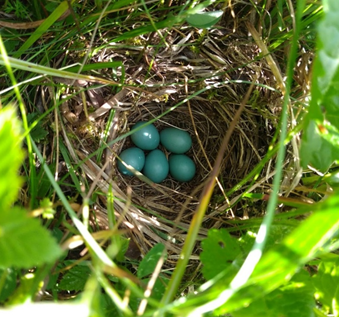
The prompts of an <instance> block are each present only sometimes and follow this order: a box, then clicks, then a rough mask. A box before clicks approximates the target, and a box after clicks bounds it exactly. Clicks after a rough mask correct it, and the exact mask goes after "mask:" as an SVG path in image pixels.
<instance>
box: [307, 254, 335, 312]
mask: <svg viewBox="0 0 339 317" xmlns="http://www.w3.org/2000/svg"><path fill="white" fill-rule="evenodd" d="M313 282H314V286H315V288H316V298H317V300H319V301H320V302H321V304H322V308H323V310H324V311H325V312H326V313H327V314H328V313H332V314H333V313H334V312H338V305H339V259H336V260H335V261H323V262H321V264H320V265H319V267H318V273H317V274H316V275H315V276H314V277H313Z"/></svg>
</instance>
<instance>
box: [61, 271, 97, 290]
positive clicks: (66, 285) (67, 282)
mask: <svg viewBox="0 0 339 317" xmlns="http://www.w3.org/2000/svg"><path fill="white" fill-rule="evenodd" d="M90 274H91V269H90V268H89V267H88V266H86V265H76V266H74V267H72V268H71V269H70V270H69V271H68V272H67V273H66V274H65V275H64V276H63V277H62V279H61V281H60V283H59V289H61V290H64V291H82V290H84V288H85V285H86V282H87V279H88V277H89V276H90Z"/></svg>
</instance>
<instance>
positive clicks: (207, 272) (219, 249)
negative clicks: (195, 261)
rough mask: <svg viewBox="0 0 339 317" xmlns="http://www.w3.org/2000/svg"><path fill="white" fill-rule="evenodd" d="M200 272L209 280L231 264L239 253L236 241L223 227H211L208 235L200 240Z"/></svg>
mask: <svg viewBox="0 0 339 317" xmlns="http://www.w3.org/2000/svg"><path fill="white" fill-rule="evenodd" d="M201 246H202V250H203V251H202V252H201V254H200V260H201V262H202V264H203V265H204V266H203V269H202V273H203V275H204V277H205V278H206V279H207V280H209V279H212V278H214V277H215V276H217V275H218V274H219V273H220V272H221V271H223V270H224V269H226V268H228V267H229V266H232V263H233V261H234V260H235V259H236V258H237V257H238V255H239V254H240V253H241V249H240V246H239V245H238V242H237V241H236V240H235V239H234V238H232V237H231V236H230V234H229V233H228V232H227V230H225V229H221V230H217V229H211V230H209V231H208V236H207V238H206V239H204V240H203V241H202V242H201Z"/></svg>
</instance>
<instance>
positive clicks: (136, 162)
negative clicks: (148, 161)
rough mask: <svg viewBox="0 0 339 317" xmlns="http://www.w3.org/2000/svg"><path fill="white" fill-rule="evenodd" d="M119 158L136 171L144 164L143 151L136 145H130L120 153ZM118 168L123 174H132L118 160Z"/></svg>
mask: <svg viewBox="0 0 339 317" xmlns="http://www.w3.org/2000/svg"><path fill="white" fill-rule="evenodd" d="M120 158H121V160H122V161H124V162H125V163H126V164H127V165H130V166H132V167H133V168H134V169H136V170H137V171H139V172H140V171H141V170H142V169H143V167H144V165H145V153H144V152H143V151H142V150H140V149H139V148H137V147H131V148H129V149H127V150H124V151H122V152H121V153H120ZM118 169H119V171H120V172H121V173H122V174H124V175H133V173H132V172H131V171H129V170H128V169H127V168H126V167H125V166H124V165H123V164H122V163H121V162H120V161H118Z"/></svg>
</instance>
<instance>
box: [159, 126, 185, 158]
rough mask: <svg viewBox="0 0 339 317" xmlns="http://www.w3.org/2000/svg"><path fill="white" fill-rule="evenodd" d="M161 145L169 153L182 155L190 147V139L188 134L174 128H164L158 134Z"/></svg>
mask: <svg viewBox="0 0 339 317" xmlns="http://www.w3.org/2000/svg"><path fill="white" fill-rule="evenodd" d="M160 140H161V144H162V145H163V146H164V147H165V148H166V149H167V150H168V151H170V152H172V153H175V154H183V153H185V152H187V151H188V150H189V149H190V148H191V146H192V138H191V136H190V135H189V133H188V132H186V131H183V130H179V129H176V128H166V129H165V130H162V131H161V132H160Z"/></svg>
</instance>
